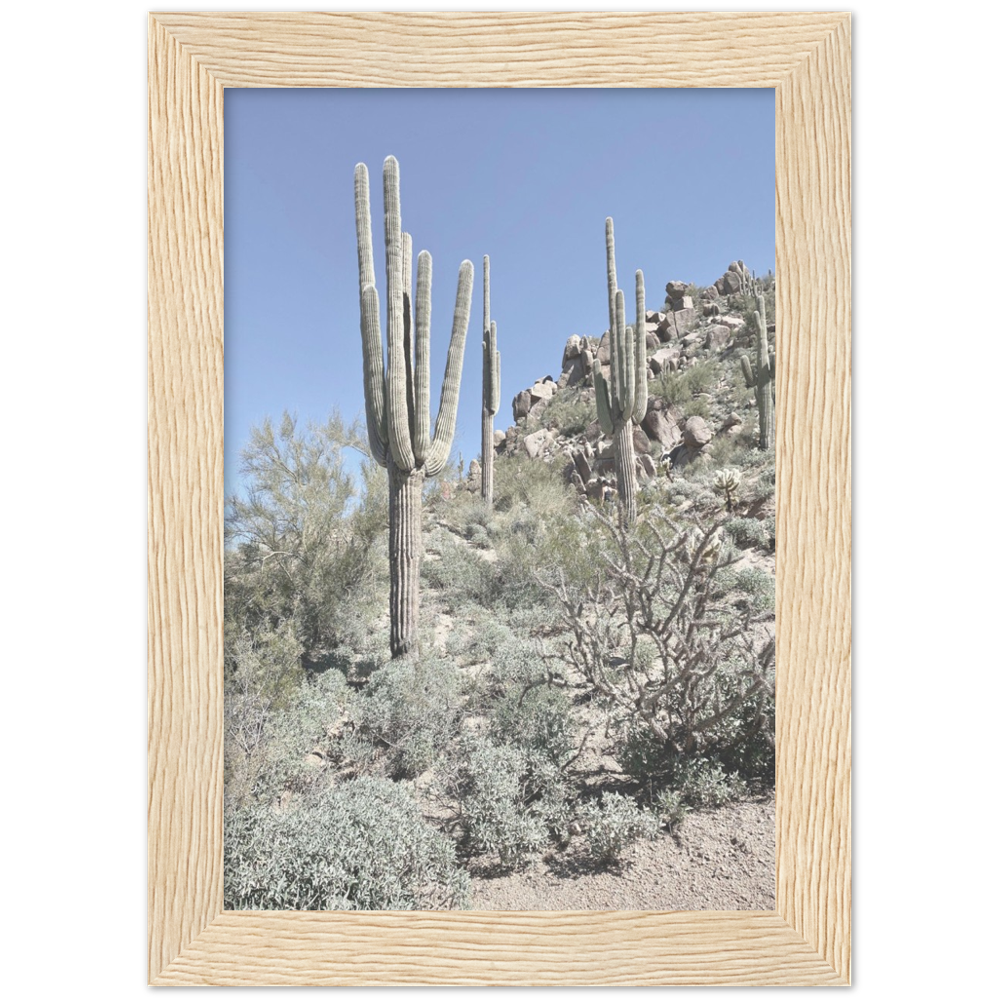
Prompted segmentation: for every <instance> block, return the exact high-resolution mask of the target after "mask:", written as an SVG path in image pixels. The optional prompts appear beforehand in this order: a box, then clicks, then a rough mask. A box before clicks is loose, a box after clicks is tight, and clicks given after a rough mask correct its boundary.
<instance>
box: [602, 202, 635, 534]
mask: <svg viewBox="0 0 1000 1000" xmlns="http://www.w3.org/2000/svg"><path fill="white" fill-rule="evenodd" d="M604 241H605V251H606V256H607V272H608V319H609V322H610V328H609V330H608V344H609V349H610V354H611V358H610V368H611V372H610V378H607V377H605V375H604V373H603V371H602V369H601V363H600V361H597V362H596V363H595V366H594V389H595V391H596V394H597V416H598V418H599V419H600V421H601V429H602V430H603V431H604V433H605V434H607V435H608V436H609V437H612V438H613V439H614V442H615V472H616V475H617V478H618V496H619V501H620V502H619V517H620V518H621V519H622V521H623V522H624V523H625V524H632V523H634V521H635V519H636V513H637V510H636V493H637V492H638V482H637V479H636V473H635V441H634V438H633V437H632V429H633V427H634V425H635V424H637V423H639V422H641V421H642V420H643V418H644V417H645V416H646V404H647V402H648V398H647V395H648V387H647V385H646V285H645V281H644V279H643V275H642V271H636V272H635V317H636V318H635V326H634V327H631V326H626V325H625V294H624V292H622V290H621V289H620V288H619V287H618V276H617V271H616V267H615V228H614V221H613V220H612V219H610V218H609V219H606V220H605V223H604Z"/></svg>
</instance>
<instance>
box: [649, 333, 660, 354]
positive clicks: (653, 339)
mask: <svg viewBox="0 0 1000 1000" xmlns="http://www.w3.org/2000/svg"><path fill="white" fill-rule="evenodd" d="M659 346H660V340H659V338H658V337H657V336H656V334H655V333H648V332H647V333H646V350H647V352H648V351H655V350H656V349H657V348H658V347H659Z"/></svg>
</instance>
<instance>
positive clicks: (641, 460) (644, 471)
mask: <svg viewBox="0 0 1000 1000" xmlns="http://www.w3.org/2000/svg"><path fill="white" fill-rule="evenodd" d="M635 464H636V465H637V466H638V467H639V475H640V477H641V478H643V479H655V478H656V463H655V462H654V461H653V460H652V458H650V457H649V455H639V456H638V457H637V458H636V462H635Z"/></svg>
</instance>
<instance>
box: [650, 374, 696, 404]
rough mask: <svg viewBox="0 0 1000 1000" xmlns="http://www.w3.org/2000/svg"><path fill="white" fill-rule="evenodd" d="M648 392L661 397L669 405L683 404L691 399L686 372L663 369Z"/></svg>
mask: <svg viewBox="0 0 1000 1000" xmlns="http://www.w3.org/2000/svg"><path fill="white" fill-rule="evenodd" d="M650 394H651V395H655V396H660V397H662V398H663V399H664V400H666V402H668V403H669V404H670V405H671V406H683V405H684V404H685V403H687V402H689V401H690V399H691V384H690V381H689V379H688V377H687V372H672V371H670V370H669V369H665V370H664V371H662V372H661V373H660V375H659V378H657V380H656V381H655V382H653V384H652V385H651V386H650Z"/></svg>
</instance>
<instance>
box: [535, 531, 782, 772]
mask: <svg viewBox="0 0 1000 1000" xmlns="http://www.w3.org/2000/svg"><path fill="white" fill-rule="evenodd" d="M590 520H591V524H592V527H593V531H592V541H591V550H592V552H593V557H594V561H595V563H598V564H599V566H600V571H599V573H598V574H597V575H596V576H595V579H594V580H593V582H591V583H590V584H588V585H587V586H586V587H584V588H582V589H570V588H569V587H567V586H565V585H563V584H561V583H560V584H556V585H554V587H553V591H554V593H555V594H556V596H557V599H558V601H559V605H560V621H561V624H562V625H563V627H564V629H565V633H566V638H565V639H564V640H563V642H562V644H561V645H560V646H559V647H558V649H559V655H560V656H561V657H562V658H563V659H564V660H565V661H566V662H568V663H570V664H572V665H573V666H574V667H575V668H577V669H578V670H579V671H580V672H581V673H582V674H583V677H584V679H585V681H586V684H587V686H588V687H589V688H590V690H591V691H592V692H593V693H594V694H595V695H596V696H599V697H601V698H603V699H606V700H607V701H608V702H609V703H610V704H612V705H614V706H615V707H616V709H617V710H618V712H619V713H620V715H621V717H622V718H624V719H625V720H627V724H628V726H629V727H631V728H632V729H635V730H638V731H639V732H641V733H643V734H645V735H646V736H648V737H651V738H652V739H653V740H654V741H655V742H657V743H658V744H660V745H661V746H662V747H663V748H664V753H665V754H666V755H667V757H668V759H669V760H674V759H678V758H682V757H695V756H717V755H718V754H721V753H724V752H726V751H727V750H729V749H730V748H731V745H732V744H734V743H736V744H738V743H741V742H743V741H747V740H752V739H754V738H755V736H756V731H757V729H759V728H760V727H761V726H763V725H764V721H765V713H764V712H763V709H762V707H761V706H762V705H763V703H764V702H765V701H766V700H767V699H768V698H770V699H771V700H773V697H774V640H773V638H770V627H769V626H768V624H767V623H768V622H770V621H771V620H772V618H773V615H772V614H771V613H770V612H759V611H756V610H755V609H754V607H753V602H751V601H743V602H739V601H732V600H730V599H729V598H728V597H727V595H726V592H725V588H724V587H723V586H721V582H720V581H719V579H718V575H719V573H720V572H721V571H723V570H725V569H727V568H729V567H730V566H732V565H733V564H734V562H735V561H736V552H735V551H734V550H733V549H732V548H731V547H730V546H728V545H727V544H726V543H725V541H724V537H723V535H722V533H721V531H720V529H721V527H722V525H723V523H724V521H725V518H724V516H723V517H718V518H716V519H714V520H713V521H711V522H709V523H708V524H706V525H704V526H702V525H701V524H699V523H697V522H694V523H687V524H680V523H676V522H674V521H672V520H670V519H669V518H667V517H665V516H656V515H655V512H654V511H650V512H649V513H648V514H647V516H646V518H645V520H643V521H641V522H639V523H637V524H636V525H633V526H631V528H627V527H624V526H622V525H621V524H619V523H617V522H616V521H613V520H611V519H608V518H605V517H604V516H603V515H601V514H599V513H597V512H591V514H590ZM750 707H753V708H754V711H752V712H748V711H747V709H749V708H750Z"/></svg>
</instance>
